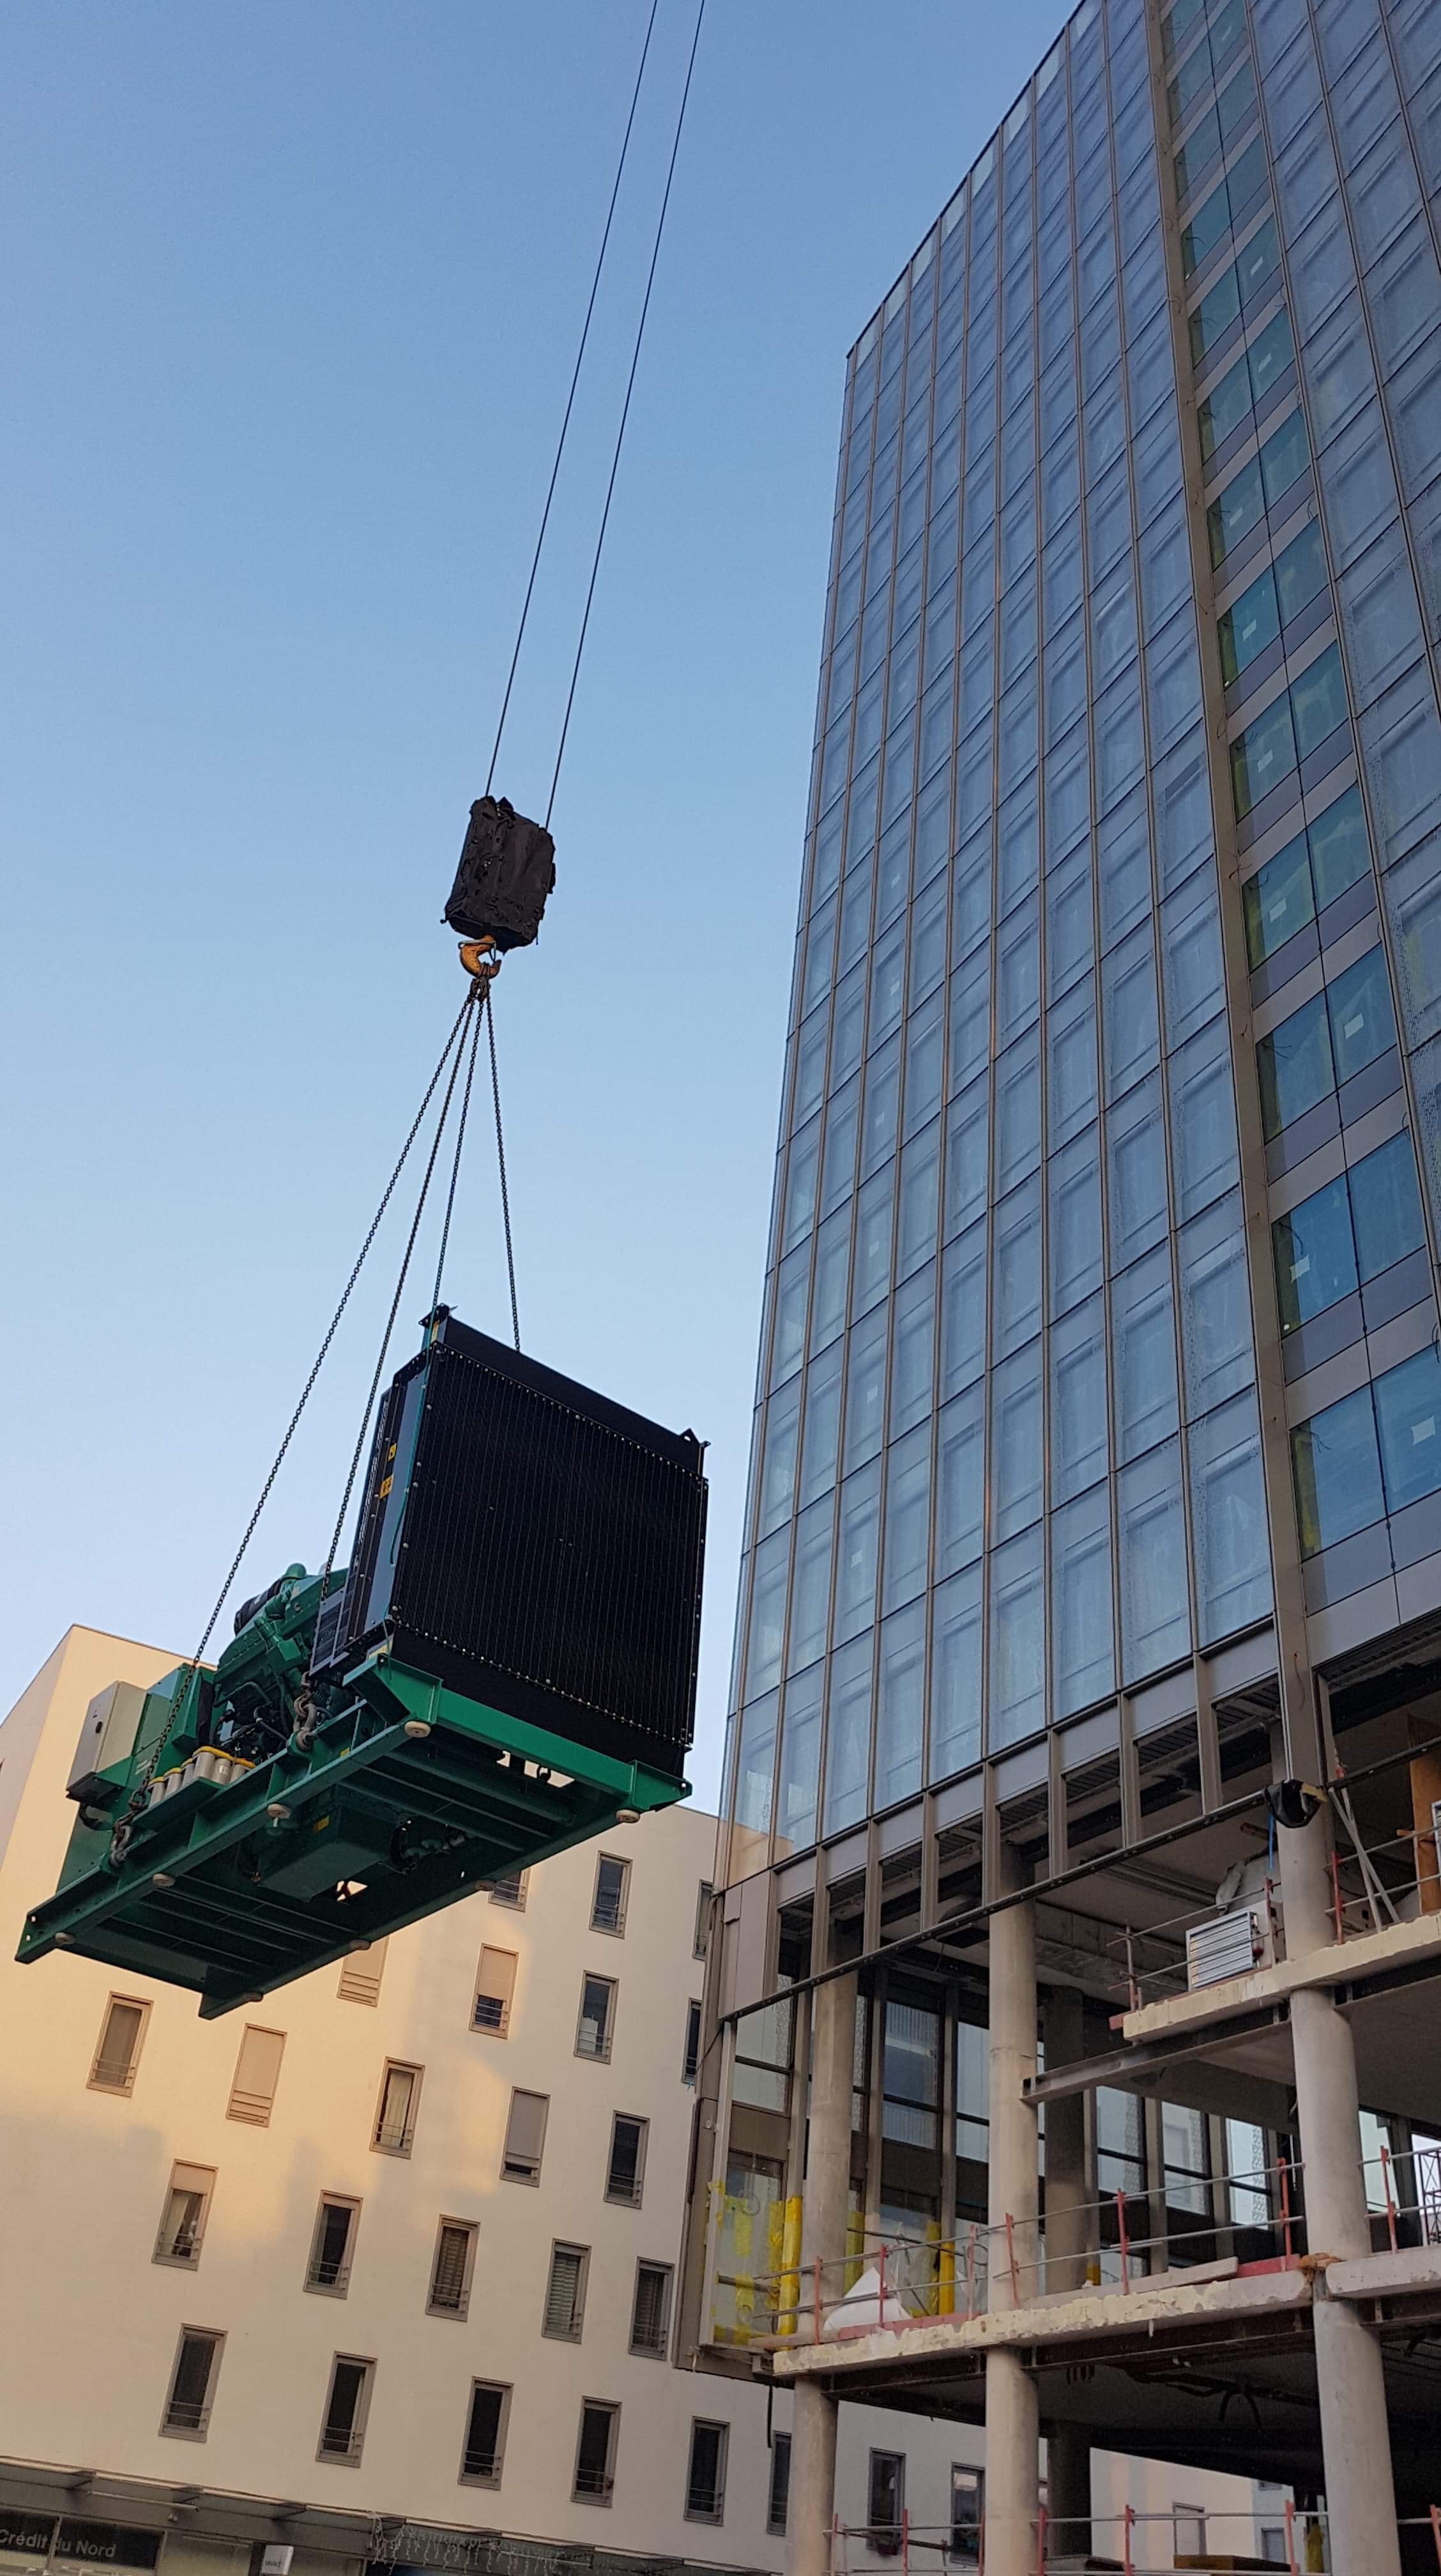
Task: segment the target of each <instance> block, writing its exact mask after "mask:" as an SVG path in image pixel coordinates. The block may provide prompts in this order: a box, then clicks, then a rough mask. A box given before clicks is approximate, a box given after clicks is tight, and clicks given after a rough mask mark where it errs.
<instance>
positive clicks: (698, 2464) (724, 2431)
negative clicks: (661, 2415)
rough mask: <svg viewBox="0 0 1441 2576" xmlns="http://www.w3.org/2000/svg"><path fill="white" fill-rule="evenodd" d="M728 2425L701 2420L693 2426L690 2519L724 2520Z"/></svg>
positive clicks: (688, 2478)
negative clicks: (702, 2421) (707, 2422)
mask: <svg viewBox="0 0 1441 2576" xmlns="http://www.w3.org/2000/svg"><path fill="white" fill-rule="evenodd" d="M729 2432H730V2427H729V2425H728V2424H705V2423H701V2422H699V2421H697V2422H695V2423H693V2424H692V2425H691V2428H690V2467H689V2469H688V2470H687V2472H686V2482H685V2518H686V2520H687V2522H723V2521H724V2519H725V2502H726V2441H727V2437H728V2435H729Z"/></svg>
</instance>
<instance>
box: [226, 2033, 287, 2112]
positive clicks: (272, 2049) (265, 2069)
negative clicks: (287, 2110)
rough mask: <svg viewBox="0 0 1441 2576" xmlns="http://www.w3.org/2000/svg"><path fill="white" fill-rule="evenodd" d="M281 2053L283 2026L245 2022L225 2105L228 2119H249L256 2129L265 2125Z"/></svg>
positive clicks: (283, 2051) (283, 2035)
mask: <svg viewBox="0 0 1441 2576" xmlns="http://www.w3.org/2000/svg"><path fill="white" fill-rule="evenodd" d="M284 2054H285V2033H284V2031H283V2030H257V2029H256V2028H254V2026H253V2025H250V2024H247V2026H246V2031H245V2036H244V2038H243V2039H242V2040H241V2043H240V2054H239V2056H238V2057H237V2059H236V2061H235V2081H234V2083H233V2084H232V2085H231V2087H230V2100H229V2103H228V2104H227V2106H226V2113H225V2116H226V2118H227V2119H228V2120H249V2121H251V2122H252V2123H253V2125H254V2126H255V2127H256V2128H258V2129H263V2128H265V2127H266V2126H267V2124H268V2122H269V2119H270V2113H271V2110H272V2107H273V2105H274V2102H275V2088H276V2085H277V2084H278V2083H279V2081H280V2061H281V2058H282V2057H283V2056H284Z"/></svg>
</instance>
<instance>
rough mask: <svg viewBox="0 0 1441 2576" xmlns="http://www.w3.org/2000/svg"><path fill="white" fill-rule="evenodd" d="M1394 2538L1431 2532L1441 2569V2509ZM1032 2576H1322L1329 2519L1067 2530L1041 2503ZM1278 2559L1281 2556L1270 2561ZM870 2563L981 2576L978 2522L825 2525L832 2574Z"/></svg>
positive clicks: (1134, 2516)
mask: <svg viewBox="0 0 1441 2576" xmlns="http://www.w3.org/2000/svg"><path fill="white" fill-rule="evenodd" d="M1396 2528H1397V2532H1398V2534H1399V2533H1401V2532H1404V2531H1419V2532H1425V2533H1427V2534H1428V2535H1429V2537H1430V2540H1431V2543H1432V2546H1433V2547H1434V2549H1435V2552H1436V2564H1437V2568H1438V2570H1441V2505H1435V2504H1433V2505H1432V2507H1431V2509H1430V2511H1429V2513H1425V2514H1415V2515H1411V2516H1409V2517H1407V2518H1406V2519H1404V2520H1403V2521H1401V2522H1398V2524H1397V2526H1396ZM1035 2544H1036V2555H1035V2569H1036V2576H1063V2571H1064V2570H1067V2569H1076V2570H1078V2571H1079V2570H1081V2569H1085V2568H1112V2569H1115V2570H1118V2571H1119V2576H1172V2571H1173V2570H1174V2569H1177V2568H1210V2569H1213V2570H1235V2569H1246V2568H1260V2569H1269V2570H1274V2569H1276V2568H1278V2567H1279V2568H1284V2569H1286V2570H1287V2571H1288V2576H1325V2571H1326V2570H1328V2569H1329V2568H1330V2565H1331V2556H1330V2550H1329V2547H1328V2534H1327V2515H1326V2512H1325V2509H1324V2507H1322V2508H1320V2509H1313V2508H1311V2507H1310V2506H1303V2505H1298V2504H1296V2503H1295V2502H1294V2501H1293V2500H1292V2499H1291V2498H1290V2497H1287V2498H1286V2499H1285V2500H1284V2501H1283V2502H1282V2503H1280V2504H1278V2505H1277V2507H1276V2509H1275V2511H1274V2512H1266V2513H1257V2512H1255V2511H1254V2510H1252V2511H1250V2512H1244V2511H1241V2510H1240V2509H1232V2510H1228V2511H1225V2512H1220V2513H1213V2512H1212V2511H1211V2510H1210V2509H1209V2507H1208V2508H1206V2509H1205V2510H1204V2511H1202V2510H1201V2509H1199V2508H1198V2509H1197V2510H1196V2511H1195V2512H1188V2511H1186V2510H1185V2509H1184V2508H1178V2509H1176V2510H1174V2511H1172V2512H1170V2513H1140V2512H1138V2511H1137V2510H1136V2508H1135V2506H1134V2505H1129V2504H1127V2505H1123V2506H1122V2507H1121V2509H1120V2511H1119V2512H1116V2513H1094V2514H1091V2515H1090V2516H1089V2517H1088V2518H1087V2520H1086V2521H1085V2522H1084V2523H1081V2522H1074V2523H1067V2522H1064V2521H1062V2520H1060V2519H1058V2518H1056V2517H1053V2516H1051V2515H1048V2514H1047V2512H1046V2510H1045V2507H1044V2506H1042V2508H1041V2509H1040V2511H1039V2512H1038V2513H1037V2515H1036V2519H1035ZM1278 2552H1279V2555H1278V2554H1277V2553H1278ZM877 2557H882V2558H890V2559H893V2560H895V2561H896V2562H897V2565H898V2568H899V2571H900V2576H912V2570H913V2569H916V2570H918V2571H919V2570H924V2571H926V2576H932V2571H934V2570H936V2569H937V2568H938V2567H939V2568H942V2569H955V2570H957V2571H959V2576H972V2571H973V2576H985V2564H986V2517H985V2514H984V2513H982V2515H981V2518H980V2521H979V2522H977V2523H965V2524H944V2523H933V2524H922V2523H913V2522H912V2521H911V2519H910V2516H909V2515H908V2514H907V2513H902V2515H901V2517H900V2520H899V2522H891V2523H881V2524H877V2523H843V2522H840V2521H839V2520H837V2521H835V2522H833V2524H832V2526H831V2552H830V2564H831V2576H861V2569H862V2567H863V2566H865V2565H866V2564H867V2563H868V2562H870V2561H873V2560H874V2559H875V2558H877Z"/></svg>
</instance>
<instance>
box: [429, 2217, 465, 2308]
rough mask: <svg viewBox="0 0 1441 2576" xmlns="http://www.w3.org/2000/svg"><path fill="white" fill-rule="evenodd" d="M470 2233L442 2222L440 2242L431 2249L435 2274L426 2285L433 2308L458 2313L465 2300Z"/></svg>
mask: <svg viewBox="0 0 1441 2576" xmlns="http://www.w3.org/2000/svg"><path fill="white" fill-rule="evenodd" d="M470 2233H471V2232H470V2229H469V2228H468V2227H459V2226H454V2225H452V2223H451V2221H450V2220H449V2219H442V2221H441V2228H440V2242H439V2244H438V2245H437V2247H436V2249H435V2271H434V2274H433V2276H432V2278H431V2284H430V2304H431V2306H432V2307H433V2308H446V2309H452V2310H457V2311H458V2310H459V2308H460V2305H461V2302H462V2300H463V2299H464V2297H465V2266H466V2260H467V2257H468V2256H469V2253H470Z"/></svg>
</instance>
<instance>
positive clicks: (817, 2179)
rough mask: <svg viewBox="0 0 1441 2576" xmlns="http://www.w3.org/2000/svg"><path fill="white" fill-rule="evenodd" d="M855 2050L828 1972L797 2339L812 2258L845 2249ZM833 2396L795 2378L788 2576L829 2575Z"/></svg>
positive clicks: (814, 2082) (849, 2003)
mask: <svg viewBox="0 0 1441 2576" xmlns="http://www.w3.org/2000/svg"><path fill="white" fill-rule="evenodd" d="M855 2050H856V1980H855V1978H854V1976H849V1977H833V1978H832V1979H831V1980H830V1982H829V1984H827V1985H823V1986H817V1987H816V1989H815V1991H814V1993H813V1995H812V1997H811V2046H810V2068H811V2107H810V2127H809V2132H808V2135H807V2142H806V2178H805V2198H804V2203H803V2208H802V2218H801V2263H802V2270H801V2313H800V2319H799V2324H800V2330H801V2334H802V2336H809V2335H810V2333H811V2331H812V2323H811V2321H812V2316H813V2312H814V2288H813V2282H814V2275H813V2273H812V2272H811V2271H809V2270H808V2268H807V2267H808V2266H810V2265H812V2264H814V2263H816V2262H817V2261H819V2262H821V2263H825V2264H834V2263H836V2262H838V2261H839V2259H840V2257H841V2256H842V2255H843V2254H844V2252H845V2250H846V2217H847V2212H848V2210H849V2207H850V2184H851V2087H852V2081H853V2076H854V2069H855ZM823 2281H824V2291H825V2295H826V2297H827V2300H828V2301H829V2300H834V2299H837V2298H839V2296H840V2294H841V2276H840V2274H839V2273H838V2272H834V2271H833V2272H831V2273H830V2274H829V2276H828V2277H826V2276H823ZM836 2415H837V2406H836V2400H835V2399H834V2397H832V2395H831V2393H830V2391H829V2389H827V2388H822V2387H820V2386H818V2385H817V2384H815V2383H813V2382H810V2381H807V2380H805V2379H800V2380H798V2381H797V2382H796V2391H795V2413H794V2415H793V2417H792V2419H791V2483H790V2544H789V2548H788V2550H787V2553H786V2564H787V2567H788V2568H789V2570H790V2576H830V2564H831V2524H832V2521H833V2519H834V2515H835V2509H836Z"/></svg>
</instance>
